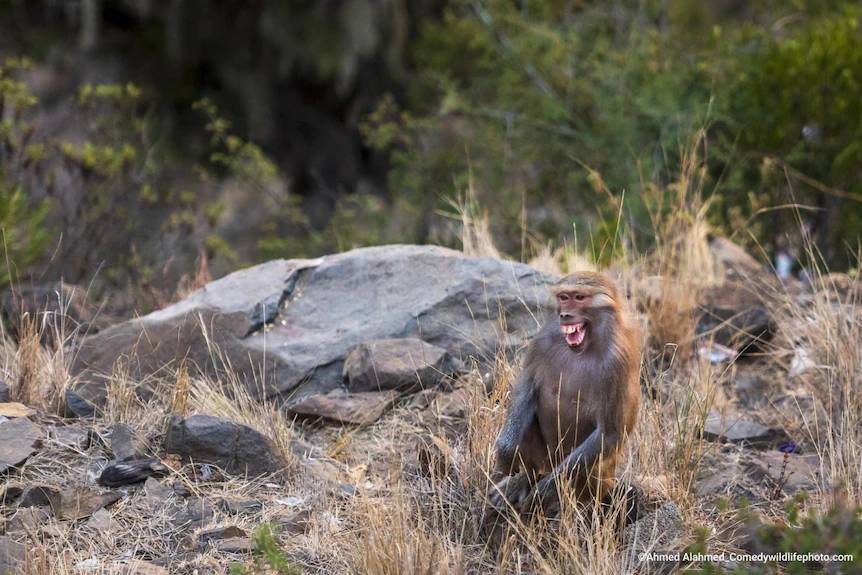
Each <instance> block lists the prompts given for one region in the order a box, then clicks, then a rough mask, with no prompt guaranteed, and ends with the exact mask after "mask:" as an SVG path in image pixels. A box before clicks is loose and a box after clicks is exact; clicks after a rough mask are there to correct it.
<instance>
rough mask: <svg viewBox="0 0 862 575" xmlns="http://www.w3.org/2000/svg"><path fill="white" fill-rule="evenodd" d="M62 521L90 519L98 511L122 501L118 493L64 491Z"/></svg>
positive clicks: (90, 490) (91, 490)
mask: <svg viewBox="0 0 862 575" xmlns="http://www.w3.org/2000/svg"><path fill="white" fill-rule="evenodd" d="M60 495H61V496H60V501H61V503H60V513H59V514H58V515H59V516H60V518H61V519H68V520H71V521H76V520H78V519H83V518H85V517H90V516H91V515H93V514H94V513H95V512H96V511H98V510H100V509H102V508H103V507H106V506H108V505H111V504H112V503H114V502H116V501H117V500H119V499H120V494H119V493H117V492H107V493H99V492H98V491H96V490H94V489H88V488H82V489H64V490H63V491H62V492H61V494H60Z"/></svg>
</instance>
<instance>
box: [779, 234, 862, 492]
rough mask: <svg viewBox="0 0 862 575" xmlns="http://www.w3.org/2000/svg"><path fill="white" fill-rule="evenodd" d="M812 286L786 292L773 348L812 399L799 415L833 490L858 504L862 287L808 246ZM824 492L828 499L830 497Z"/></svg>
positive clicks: (861, 448) (860, 489) (861, 452)
mask: <svg viewBox="0 0 862 575" xmlns="http://www.w3.org/2000/svg"><path fill="white" fill-rule="evenodd" d="M807 259H808V261H809V262H813V263H812V265H811V266H810V268H809V269H810V270H811V274H810V275H811V278H812V280H811V281H812V285H813V288H814V289H813V293H812V295H811V296H810V297H806V298H800V297H798V296H794V295H793V294H790V293H788V294H786V295H785V296H784V298H783V305H781V306H780V308H779V309H778V310H777V311H778V313H777V322H778V325H779V335H780V338H779V341H778V343H777V345H776V350H775V352H774V353H773V354H772V355H771V358H772V359H773V361H775V362H776V363H777V364H778V365H779V367H780V369H782V370H783V371H785V372H787V373H789V374H790V381H791V382H792V383H794V384H796V385H799V386H800V387H801V388H802V389H803V390H804V391H805V392H806V393H807V394H808V395H810V397H811V398H812V399H813V402H814V405H813V406H812V408H811V409H799V410H797V417H798V418H799V419H800V420H801V422H802V428H803V429H804V431H805V433H806V434H807V435H808V439H809V440H810V442H811V443H812V444H813V445H814V446H815V447H816V449H817V452H818V454H819V455H820V458H821V461H822V464H823V467H824V472H825V474H824V475H825V476H826V477H827V478H828V482H831V484H832V489H833V490H835V491H833V492H832V495H834V494H835V493H837V494H839V498H841V497H847V498H848V499H849V500H850V501H851V502H853V503H854V504H856V505H860V504H862V464H860V462H862V347H860V345H859V342H860V341H862V308H860V303H862V302H860V301H859V296H860V290H859V289H858V284H857V286H854V285H853V284H852V283H851V285H850V286H849V288H850V289H847V287H848V286H844V285H841V284H840V283H839V282H838V281H837V279H836V276H835V275H832V274H828V273H826V271H825V266H823V265H822V264H820V262H822V259H821V258H820V254H819V253H818V252H817V250H816V248H814V247H813V246H812V245H811V243H810V242H809V243H808V247H807ZM831 499H832V497H828V498H826V499H825V501H829V500H831Z"/></svg>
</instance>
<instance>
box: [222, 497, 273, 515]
mask: <svg viewBox="0 0 862 575" xmlns="http://www.w3.org/2000/svg"><path fill="white" fill-rule="evenodd" d="M218 505H219V509H221V511H222V512H223V513H226V514H228V515H251V514H254V513H258V512H260V511H261V510H262V509H263V503H261V502H260V501H255V500H254V499H239V500H237V499H222V500H221V501H219V504H218Z"/></svg>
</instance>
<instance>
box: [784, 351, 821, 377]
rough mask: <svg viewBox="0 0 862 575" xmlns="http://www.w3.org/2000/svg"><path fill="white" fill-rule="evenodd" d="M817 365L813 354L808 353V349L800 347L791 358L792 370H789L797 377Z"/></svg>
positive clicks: (789, 372) (792, 375)
mask: <svg viewBox="0 0 862 575" xmlns="http://www.w3.org/2000/svg"><path fill="white" fill-rule="evenodd" d="M816 367H817V362H815V361H814V360H813V359H811V354H810V353H808V350H807V349H804V348H798V349H796V350H794V352H793V357H792V358H791V360H790V371H788V374H789V375H790V376H791V377H796V376H798V375H802V374H803V373H805V372H806V371H808V370H810V369H814V368H816Z"/></svg>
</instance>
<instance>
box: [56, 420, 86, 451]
mask: <svg viewBox="0 0 862 575" xmlns="http://www.w3.org/2000/svg"><path fill="white" fill-rule="evenodd" d="M48 437H50V438H51V441H53V442H54V443H57V444H59V445H62V446H63V447H65V448H67V449H71V450H72V451H85V450H86V449H87V448H88V447H89V446H90V432H89V431H88V430H86V429H82V428H80V427H77V426H74V425H64V426H56V427H50V428H48Z"/></svg>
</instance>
